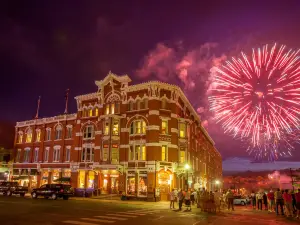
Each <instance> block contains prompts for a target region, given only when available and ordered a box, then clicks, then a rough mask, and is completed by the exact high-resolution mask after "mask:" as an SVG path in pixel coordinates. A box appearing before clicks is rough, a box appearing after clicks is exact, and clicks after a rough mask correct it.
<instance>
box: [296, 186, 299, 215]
mask: <svg viewBox="0 0 300 225" xmlns="http://www.w3.org/2000/svg"><path fill="white" fill-rule="evenodd" d="M295 199H296V209H297V219H300V217H299V216H300V188H299V189H298V192H297V193H296V194H295Z"/></svg>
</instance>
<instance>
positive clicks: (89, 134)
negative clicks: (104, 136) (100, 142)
mask: <svg viewBox="0 0 300 225" xmlns="http://www.w3.org/2000/svg"><path fill="white" fill-rule="evenodd" d="M83 137H84V138H93V137H94V126H93V125H88V126H86V127H85V130H84V134H83Z"/></svg>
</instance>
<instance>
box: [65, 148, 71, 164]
mask: <svg viewBox="0 0 300 225" xmlns="http://www.w3.org/2000/svg"><path fill="white" fill-rule="evenodd" d="M65 151H66V154H65V156H66V155H67V151H69V157H68V158H69V160H65V162H70V161H71V146H70V145H68V146H66V149H65Z"/></svg>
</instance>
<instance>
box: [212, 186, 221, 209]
mask: <svg viewBox="0 0 300 225" xmlns="http://www.w3.org/2000/svg"><path fill="white" fill-rule="evenodd" d="M214 202H215V206H216V211H217V210H218V211H219V212H221V193H220V192H219V191H218V190H216V191H215V193H214Z"/></svg>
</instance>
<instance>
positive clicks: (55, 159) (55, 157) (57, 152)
mask: <svg viewBox="0 0 300 225" xmlns="http://www.w3.org/2000/svg"><path fill="white" fill-rule="evenodd" d="M59 159H60V148H54V149H53V162H59Z"/></svg>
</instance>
